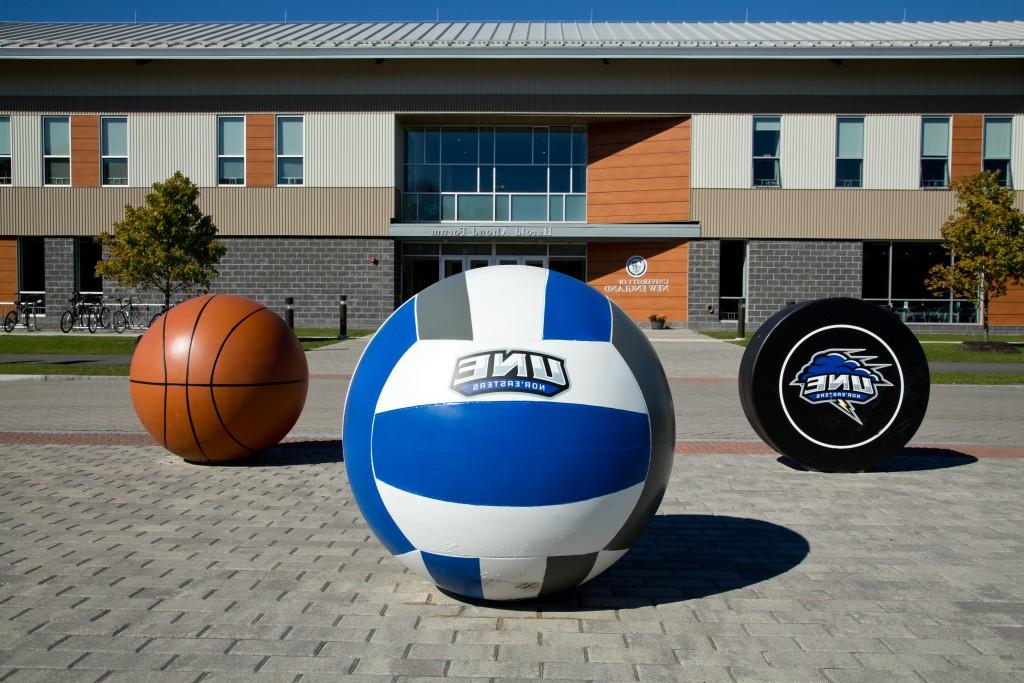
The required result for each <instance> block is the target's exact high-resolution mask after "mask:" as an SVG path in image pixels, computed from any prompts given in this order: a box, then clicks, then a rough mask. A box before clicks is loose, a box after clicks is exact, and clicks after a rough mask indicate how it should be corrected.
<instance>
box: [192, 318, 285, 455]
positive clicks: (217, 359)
mask: <svg viewBox="0 0 1024 683" xmlns="http://www.w3.org/2000/svg"><path fill="white" fill-rule="evenodd" d="M264 310H267V309H265V308H257V309H256V310H255V311H252V312H251V313H249V314H248V315H246V316H244V317H243V318H242V319H241V320H239V321H238V322H237V323H235V326H234V327H232V328H231V329H230V330H228V333H227V334H226V335H224V341H222V342H221V343H220V348H219V349H217V355H216V356H215V357H214V359H213V365H211V366H210V402H211V403H213V412H214V414H215V415H216V416H217V419H218V420H219V421H220V426H221V427H223V428H224V433H225V434H227V435H228V436H230V437H231V440H232V441H234V442H235V443H237V444H238V445H239V446H241V447H242V448H244V449H245V450H247V451H249V453H250V455H256V453H257V451H256V449H255V448H250V447H249V446H247V445H246V444H244V443H242V441H241V439H239V438H238V437H237V436H235V435H234V434H232V433H231V430H230V429H228V426H227V424H226V423H225V422H224V418H223V417H221V415H220V408H218V407H217V396H216V394H215V392H214V391H213V389H214V384H213V376H214V374H215V373H216V372H217V363H219V362H220V354H222V353H224V347H225V346H227V343H228V339H230V338H231V335H233V334H234V333H235V330H237V329H238V328H239V327H241V325H242V323H244V322H245V321H246V320H248V319H249V318H251V317H253V316H254V315H256V314H257V313H259V312H260V311H264ZM185 379H188V378H187V377H186V378H185ZM289 384H291V382H289ZM186 391H187V390H186Z"/></svg>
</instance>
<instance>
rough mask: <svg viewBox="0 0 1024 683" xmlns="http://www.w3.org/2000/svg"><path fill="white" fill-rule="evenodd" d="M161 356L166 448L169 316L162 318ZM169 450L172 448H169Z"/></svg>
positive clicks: (165, 442)
mask: <svg viewBox="0 0 1024 683" xmlns="http://www.w3.org/2000/svg"><path fill="white" fill-rule="evenodd" d="M160 325H161V327H160V357H161V358H162V359H163V361H164V448H167V318H166V317H163V318H161V319H160ZM167 450H170V449H169V448H168V449H167Z"/></svg>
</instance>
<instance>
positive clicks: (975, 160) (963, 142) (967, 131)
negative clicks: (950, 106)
mask: <svg viewBox="0 0 1024 683" xmlns="http://www.w3.org/2000/svg"><path fill="white" fill-rule="evenodd" d="M983 121H984V117H983V116H981V115H979V114H961V115H958V116H954V117H953V149H952V150H951V158H950V170H949V179H950V180H951V181H953V180H959V179H960V178H963V177H965V176H969V175H974V174H975V173H978V172H979V171H981V137H982V122H983Z"/></svg>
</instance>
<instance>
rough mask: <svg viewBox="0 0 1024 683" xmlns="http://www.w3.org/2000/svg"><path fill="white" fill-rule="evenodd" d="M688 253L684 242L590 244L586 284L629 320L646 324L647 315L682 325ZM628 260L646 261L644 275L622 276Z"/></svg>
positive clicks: (625, 274)
mask: <svg viewBox="0 0 1024 683" xmlns="http://www.w3.org/2000/svg"><path fill="white" fill-rule="evenodd" d="M688 253H689V246H688V244H687V243H686V242H652V243H636V244H630V245H623V244H620V243H614V242H608V243H602V242H591V243H590V244H588V245H587V282H588V283H589V284H590V286H592V287H594V288H596V289H597V290H598V291H599V292H601V293H603V294H604V295H605V296H607V297H608V298H610V299H611V300H612V301H614V302H615V303H617V304H618V305H619V306H621V307H622V309H623V310H624V311H625V312H626V314H627V315H629V317H630V318H632V319H633V320H637V321H642V322H646V321H647V317H648V316H649V315H651V314H652V313H659V314H661V315H664V316H665V317H666V318H668V319H669V320H670V321H675V322H685V321H686V301H687V277H688V273H689V265H688V263H689V262H688V260H687V255H688ZM632 256H642V257H643V258H645V259H647V272H646V273H644V274H643V275H642V276H640V277H632V276H631V275H630V274H629V273H628V272H626V261H628V260H629V258H630V257H632Z"/></svg>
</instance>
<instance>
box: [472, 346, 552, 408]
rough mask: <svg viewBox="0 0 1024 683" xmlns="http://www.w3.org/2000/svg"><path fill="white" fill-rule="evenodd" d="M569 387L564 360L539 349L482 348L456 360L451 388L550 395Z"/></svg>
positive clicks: (476, 393)
mask: <svg viewBox="0 0 1024 683" xmlns="http://www.w3.org/2000/svg"><path fill="white" fill-rule="evenodd" d="M568 388H569V375H567V374H566V372H565V359H563V358H558V357H557V356H551V355H548V354H546V353H538V352H536V351H519V350H515V349H507V350H503V351H481V352H479V353H474V354H472V355H469V356H463V357H462V358H459V359H458V360H457V361H456V362H455V372H454V373H453V374H452V389H454V390H455V391H457V392H459V393H460V394H462V395H463V396H477V395H479V394H492V393H499V392H519V393H525V394H535V395H537V396H547V397H549V398H550V397H551V396H554V395H555V394H559V393H561V392H563V391H565V390H566V389H568Z"/></svg>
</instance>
